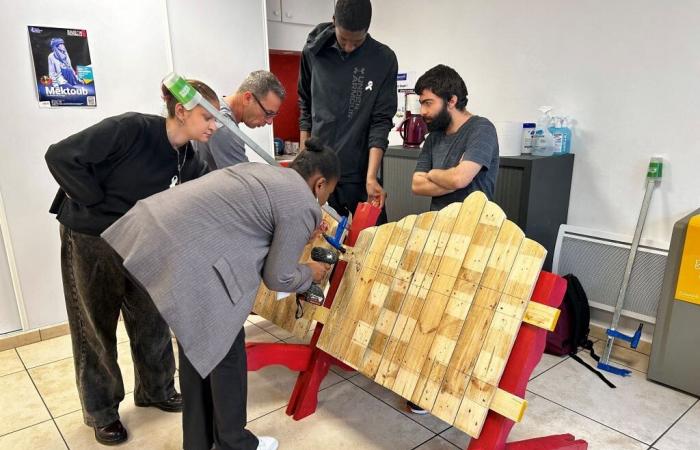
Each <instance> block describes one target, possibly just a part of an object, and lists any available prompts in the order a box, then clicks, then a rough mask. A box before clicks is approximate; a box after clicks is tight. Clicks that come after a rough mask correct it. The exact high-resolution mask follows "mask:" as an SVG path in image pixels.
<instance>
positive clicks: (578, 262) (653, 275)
mask: <svg viewBox="0 0 700 450" xmlns="http://www.w3.org/2000/svg"><path fill="white" fill-rule="evenodd" d="M556 252H557V253H558V264H557V266H555V267H554V270H555V272H557V273H559V274H562V275H564V274H568V273H573V274H574V275H576V276H577V277H578V279H579V280H580V281H581V284H582V285H583V288H584V289H585V290H586V295H587V296H588V300H589V302H592V303H599V304H601V305H605V306H609V307H610V308H614V307H615V303H616V302H617V296H618V294H619V292H620V286H621V284H622V278H623V276H624V272H625V265H626V264H627V258H628V256H629V252H630V244H629V243H620V242H616V241H610V240H604V239H600V240H596V239H595V237H592V236H586V237H585V238H581V237H579V236H578V235H570V234H566V233H564V235H563V236H561V239H560V240H559V242H558V244H557V250H556ZM665 266H666V255H665V254H659V250H658V249H653V250H651V249H649V248H647V247H642V246H640V247H639V248H638V250H637V255H636V257H635V262H634V266H633V268H632V276H631V278H630V282H629V286H628V288H627V296H626V297H625V305H624V307H623V310H624V311H629V312H632V313H636V314H638V315H641V316H645V318H646V319H647V320H648V321H649V322H652V323H653V322H654V321H655V317H656V309H657V307H658V305H659V300H660V298H661V285H662V282H663V276H664V269H665ZM591 306H592V307H595V306H596V305H591ZM623 315H629V314H625V312H623Z"/></svg>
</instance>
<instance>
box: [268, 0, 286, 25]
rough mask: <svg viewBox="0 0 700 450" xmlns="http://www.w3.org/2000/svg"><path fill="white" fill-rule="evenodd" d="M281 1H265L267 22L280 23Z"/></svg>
mask: <svg viewBox="0 0 700 450" xmlns="http://www.w3.org/2000/svg"><path fill="white" fill-rule="evenodd" d="M281 2H282V0H265V9H266V10H267V20H274V21H277V22H281V21H282V3H281Z"/></svg>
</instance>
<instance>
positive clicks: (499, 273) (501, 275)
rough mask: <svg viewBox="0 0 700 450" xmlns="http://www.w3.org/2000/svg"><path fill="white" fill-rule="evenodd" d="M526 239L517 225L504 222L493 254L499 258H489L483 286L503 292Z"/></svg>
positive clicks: (482, 282) (508, 221)
mask: <svg viewBox="0 0 700 450" xmlns="http://www.w3.org/2000/svg"><path fill="white" fill-rule="evenodd" d="M524 238H525V234H524V233H523V232H522V230H520V228H518V226H517V225H516V224H514V223H513V222H511V221H510V220H506V221H505V222H503V225H502V226H501V230H500V231H499V233H498V239H497V240H496V242H495V243H494V246H493V254H495V255H497V257H496V258H489V262H488V263H487V264H486V268H485V269H484V276H483V277H482V279H481V283H480V284H481V286H484V287H486V288H489V289H493V290H494V291H502V290H503V288H504V287H505V285H506V281H507V280H508V275H509V274H510V271H511V268H512V267H513V262H514V261H515V258H516V256H517V255H518V250H519V249H520V245H521V244H522V242H523V239H524Z"/></svg>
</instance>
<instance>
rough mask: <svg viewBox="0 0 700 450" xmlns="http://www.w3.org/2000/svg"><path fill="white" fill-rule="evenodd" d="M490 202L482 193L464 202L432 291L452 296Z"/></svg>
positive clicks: (473, 195)
mask: <svg viewBox="0 0 700 450" xmlns="http://www.w3.org/2000/svg"><path fill="white" fill-rule="evenodd" d="M487 202H488V200H487V199H486V195H484V194H483V193H482V192H478V191H477V192H475V193H473V194H472V195H470V196H469V197H467V199H466V200H465V201H464V203H463V204H462V207H461V209H460V210H459V215H458V216H457V220H456V222H455V224H454V227H453V228H452V233H451V235H450V237H449V242H448V243H447V247H446V248H445V252H444V253H443V255H442V259H441V260H440V265H439V267H438V269H437V276H436V279H435V280H434V281H433V284H432V285H431V286H430V289H431V290H432V291H435V292H438V293H440V294H443V295H450V294H451V293H452V289H453V287H454V284H455V282H456V281H457V276H458V275H459V271H460V270H461V268H462V262H463V261H464V257H465V256H466V254H467V250H468V249H469V245H470V244H471V240H472V237H473V236H474V232H475V231H476V228H477V225H478V224H479V219H480V218H481V213H482V212H483V210H484V207H485V206H486V203H487Z"/></svg>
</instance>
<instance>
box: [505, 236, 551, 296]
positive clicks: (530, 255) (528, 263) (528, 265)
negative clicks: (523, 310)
mask: <svg viewBox="0 0 700 450" xmlns="http://www.w3.org/2000/svg"><path fill="white" fill-rule="evenodd" d="M546 256H547V250H545V248H544V247H542V246H541V245H540V244H538V243H537V242H535V241H533V240H531V239H525V240H524V241H523V244H522V246H521V248H520V249H519V251H518V255H517V257H516V259H515V262H514V263H513V270H512V271H511V273H510V275H509V276H508V281H507V282H506V284H505V288H504V290H503V292H504V293H506V294H508V295H510V296H512V297H517V298H522V299H526V300H529V299H530V296H531V295H532V291H533V290H534V289H535V284H536V283H537V278H538V277H539V276H540V271H541V270H542V265H543V264H544V259H545V257H546Z"/></svg>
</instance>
